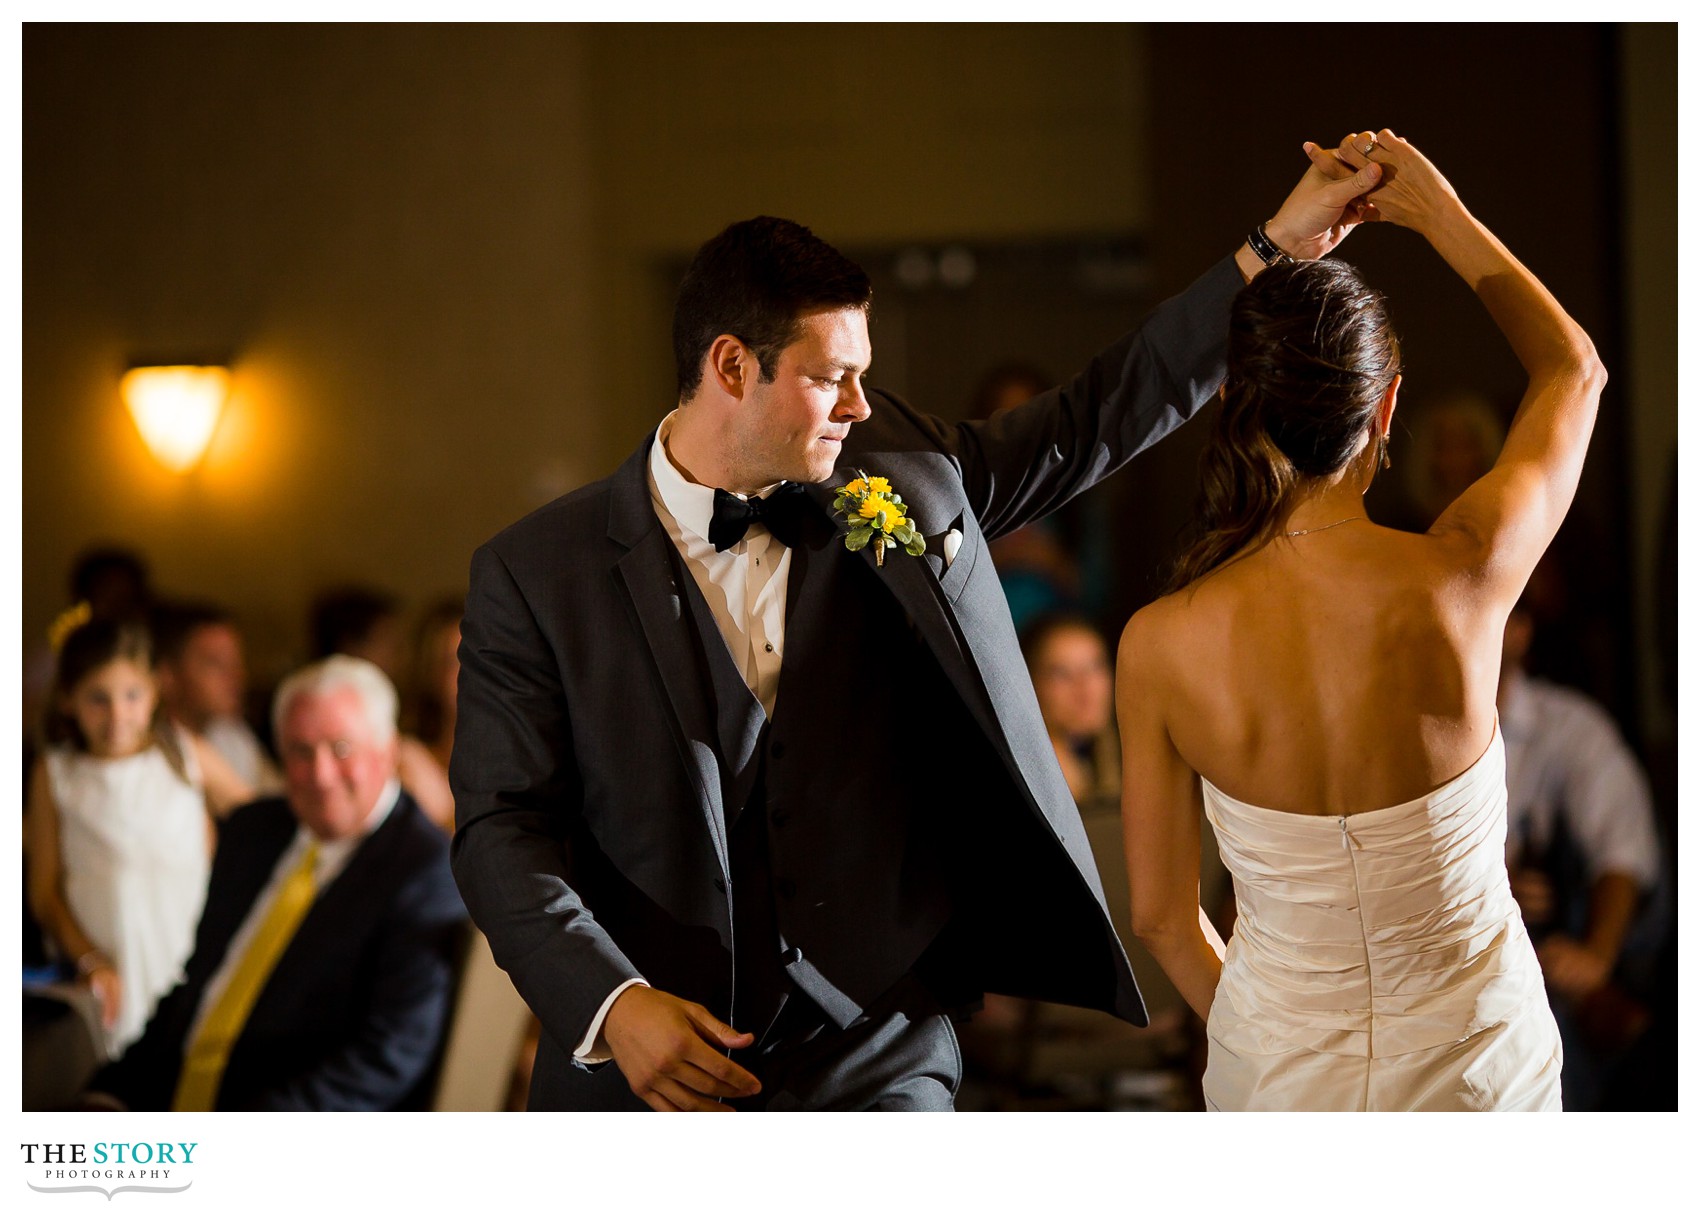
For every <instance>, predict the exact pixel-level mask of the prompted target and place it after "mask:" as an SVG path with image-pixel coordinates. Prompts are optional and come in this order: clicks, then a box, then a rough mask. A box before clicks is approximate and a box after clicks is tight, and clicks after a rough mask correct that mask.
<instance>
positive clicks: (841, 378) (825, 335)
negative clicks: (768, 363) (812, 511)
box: [733, 308, 873, 484]
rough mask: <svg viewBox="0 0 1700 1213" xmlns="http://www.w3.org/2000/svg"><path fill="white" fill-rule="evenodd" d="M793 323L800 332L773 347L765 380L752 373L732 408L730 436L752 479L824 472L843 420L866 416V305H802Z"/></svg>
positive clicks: (846, 423) (807, 480) (839, 442)
mask: <svg viewBox="0 0 1700 1213" xmlns="http://www.w3.org/2000/svg"><path fill="white" fill-rule="evenodd" d="M800 324H801V330H802V335H801V336H800V337H798V339H797V340H796V341H793V342H792V343H791V344H790V345H788V346H786V347H785V350H784V352H783V353H781V354H780V356H779V369H778V371H777V372H776V373H775V375H774V377H773V382H771V383H763V382H760V377H759V375H758V376H757V377H756V381H755V382H753V383H751V384H750V385H749V390H748V391H747V392H746V393H745V395H744V398H743V400H742V402H741V404H740V407H739V410H738V425H737V428H736V431H735V435H734V438H733V441H734V442H735V443H737V444H738V446H739V448H740V449H739V450H738V452H737V461H738V463H739V464H741V465H742V466H743V467H745V468H747V469H748V470H749V473H750V479H751V482H752V483H760V484H772V483H774V482H775V481H779V480H795V481H799V482H801V483H804V484H815V483H818V482H820V481H823V480H826V479H827V478H828V477H830V476H831V475H832V472H833V468H834V467H835V466H836V465H837V463H838V453H839V450H840V449H841V448H842V446H843V443H844V437H845V435H846V434H848V433H849V432H850V427H851V426H852V425H853V424H855V423H856V422H858V421H861V420H863V419H864V418H866V417H867V416H868V412H869V409H868V398H867V397H866V396H865V395H863V392H862V376H863V375H864V374H866V373H867V370H868V365H869V363H870V362H871V361H872V360H873V347H872V345H871V344H870V343H869V341H868V317H867V313H866V312H864V311H862V310H861V309H859V308H823V309H820V310H818V311H811V312H804V313H803V315H802V316H801V317H800Z"/></svg>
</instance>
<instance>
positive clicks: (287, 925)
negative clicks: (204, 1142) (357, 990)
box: [171, 842, 319, 1112]
mask: <svg viewBox="0 0 1700 1213" xmlns="http://www.w3.org/2000/svg"><path fill="white" fill-rule="evenodd" d="M318 857H319V844H318V843H317V842H312V843H309V844H308V846H307V854H306V855H305V856H303V857H302V859H301V862H300V863H299V864H297V865H296V867H295V870H294V871H292V872H291V873H290V874H289V876H288V877H287V878H286V879H285V880H284V882H283V887H282V888H280V889H279V890H278V893H277V899H276V900H275V901H273V902H272V907H271V909H270V910H269V911H267V913H266V917H265V921H264V922H262V923H261V924H260V929H259V930H258V931H256V932H255V933H254V938H253V939H252V940H250V941H249V943H248V950H247V951H246V952H244V953H243V954H242V959H241V960H239V961H238V962H237V964H236V968H235V970H234V971H233V972H232V973H231V974H230V981H229V983H228V984H227V985H226V986H225V987H224V992H223V993H222V994H220V995H219V997H218V1001H217V1002H216V1003H214V1004H213V1007H212V1010H210V1011H208V1012H207V1017H206V1018H205V1019H204V1020H202V1021H201V1030H200V1031H199V1032H197V1033H196V1034H195V1039H194V1042H193V1043H192V1044H190V1046H189V1049H188V1051H187V1052H186V1053H185V1054H184V1057H183V1072H182V1073H181V1074H180V1075H179V1076H178V1078H177V1096H176V1098H175V1099H173V1100H172V1101H171V1110H172V1111H173V1112H210V1111H212V1110H213V1108H214V1106H215V1105H216V1104H217V1102H218V1086H219V1083H220V1082H222V1081H223V1080H224V1067H225V1065H226V1063H228V1062H229V1061H230V1050H231V1048H232V1047H233V1046H234V1045H235V1044H236V1038H237V1037H238V1036H240V1035H241V1034H242V1026H243V1025H244V1024H245V1023H247V1022H248V1012H249V1011H251V1010H253V1008H254V1000H255V999H257V998H258V997H259V996H260V991H261V989H263V988H264V987H265V984H266V978H268V977H270V976H271V972H272V969H273V968H275V967H276V966H277V962H278V957H280V956H282V955H283V950H284V949H285V948H286V947H288V946H289V941H290V939H291V938H293V937H294V935H295V928H296V927H298V926H300V925H301V920H302V919H303V918H305V917H306V916H307V911H308V910H309V909H311V908H312V905H313V894H314V893H315V891H316V889H315V886H314V883H313V864H314V863H315V862H316V861H317V860H318Z"/></svg>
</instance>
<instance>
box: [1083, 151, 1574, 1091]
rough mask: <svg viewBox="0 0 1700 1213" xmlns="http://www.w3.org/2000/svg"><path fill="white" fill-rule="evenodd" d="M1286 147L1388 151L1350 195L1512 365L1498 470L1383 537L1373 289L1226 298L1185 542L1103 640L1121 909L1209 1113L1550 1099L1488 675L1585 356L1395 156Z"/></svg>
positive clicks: (1309, 266) (1295, 287) (1560, 455)
mask: <svg viewBox="0 0 1700 1213" xmlns="http://www.w3.org/2000/svg"><path fill="white" fill-rule="evenodd" d="M1308 150H1310V151H1311V155H1312V159H1313V161H1314V162H1315V164H1316V166H1317V171H1319V172H1322V173H1324V174H1325V175H1338V176H1342V177H1343V176H1345V175H1346V174H1349V173H1352V172H1356V171H1359V170H1361V169H1363V168H1364V166H1365V164H1366V163H1371V162H1372V163H1374V164H1376V165H1378V166H1380V173H1381V181H1380V185H1379V187H1378V188H1376V189H1375V190H1373V191H1372V192H1370V193H1369V194H1367V196H1366V198H1365V202H1367V204H1368V212H1367V214H1366V215H1365V217H1366V218H1369V219H1371V220H1374V219H1381V220H1386V221H1391V222H1393V223H1396V224H1399V225H1400V226H1403V227H1408V228H1411V229H1413V230H1414V231H1416V232H1417V233H1419V234H1420V235H1422V236H1423V237H1425V238H1426V239H1427V240H1428V242H1429V244H1430V245H1432V246H1433V248H1434V250H1435V251H1436V252H1437V253H1439V254H1440V256H1441V257H1442V258H1444V259H1445V261H1446V263H1447V264H1448V265H1449V266H1451V267H1452V269H1453V270H1455V271H1456V272H1457V273H1458V274H1459V275H1460V276H1461V277H1462V278H1463V279H1464V281H1465V282H1466V283H1468V284H1469V286H1470V287H1471V288H1472V289H1473V290H1474V291H1475V292H1476V294H1477V295H1478V296H1479V297H1480V299H1481V301H1482V302H1483V304H1485V305H1486V307H1487V310H1488V313H1489V314H1490V315H1491V317H1492V318H1493V320H1494V321H1495V323H1497V324H1498V325H1499V327H1500V329H1501V330H1502V332H1503V333H1504V335H1505V337H1506V340H1507V341H1508V342H1509V344H1510V346H1511V349H1512V352H1513V353H1514V354H1515V355H1516V356H1517V358H1518V359H1519V361H1521V363H1522V364H1523V367H1524V369H1525V370H1526V371H1527V372H1528V376H1529V386H1528V390H1527V392H1526V394H1525V395H1524V397H1523V401H1522V404H1521V405H1520V407H1519V409H1518V411H1517V415H1516V418H1515V420H1514V421H1513V423H1512V426H1511V430H1510V433H1509V434H1508V436H1507V438H1506V442H1505V447H1504V450H1503V453H1502V454H1501V455H1500V457H1499V461H1498V462H1497V463H1496V464H1495V465H1494V466H1493V468H1492V470H1491V471H1490V472H1489V473H1488V474H1487V475H1485V476H1484V477H1482V478H1481V479H1480V480H1478V481H1477V482H1476V483H1475V484H1474V485H1472V486H1471V487H1470V488H1469V489H1468V490H1467V491H1465V492H1464V493H1463V495H1462V496H1460V497H1459V498H1458V500H1457V501H1455V502H1454V503H1453V504H1452V505H1451V506H1450V508H1448V509H1447V510H1446V512H1445V513H1443V514H1442V515H1441V516H1440V518H1439V519H1438V520H1437V521H1436V522H1435V523H1434V525H1433V526H1432V527H1430V528H1429V530H1428V532H1427V533H1426V534H1421V535H1415V534H1408V533H1405V532H1401V531H1392V530H1387V529H1385V528H1382V527H1378V526H1376V525H1374V524H1373V523H1371V522H1370V521H1369V519H1368V518H1367V517H1366V516H1365V513H1364V507H1363V493H1364V490H1365V489H1367V488H1368V486H1369V483H1370V480H1371V478H1372V477H1373V476H1374V475H1375V472H1376V470H1377V468H1378V467H1383V466H1386V465H1387V436H1388V426H1389V423H1390V422H1391V420H1392V416H1393V409H1394V404H1395V400H1396V396H1397V393H1398V388H1399V370H1400V363H1399V347H1398V342H1397V340H1396V338H1395V337H1394V335H1393V331H1392V328H1391V326H1390V325H1389V323H1388V319H1387V315H1386V312H1385V309H1384V307H1383V304H1382V301H1381V298H1380V296H1379V295H1377V294H1376V293H1375V292H1374V291H1371V290H1370V289H1369V288H1367V287H1366V286H1364V284H1363V283H1362V281H1361V280H1360V279H1359V278H1358V277H1357V274H1356V272H1355V271H1353V270H1352V269H1351V267H1350V266H1347V265H1344V264H1341V263H1337V262H1327V261H1309V262H1304V261H1301V262H1298V263H1296V264H1292V263H1288V264H1279V263H1277V264H1273V265H1271V266H1270V268H1268V269H1264V270H1262V272H1260V273H1258V274H1257V275H1256V276H1255V277H1254V278H1252V280H1251V282H1250V284H1249V285H1248V286H1247V287H1246V288H1245V289H1244V290H1243V291H1242V292H1241V294H1240V296H1239V298H1238V299H1237V300H1236V302H1235V306H1234V311H1233V316H1232V320H1231V323H1230V334H1229V339H1228V376H1227V381H1226V383H1225V384H1224V386H1223V389H1222V398H1223V408H1222V413H1221V420H1220V423H1219V427H1218V430H1217V433H1216V435H1215V436H1214V438H1213V439H1212V441H1211V444H1210V446H1209V447H1208V448H1207V450H1206V453H1205V457H1204V464H1203V468H1202V477H1201V492H1202V499H1203V509H1202V518H1201V522H1202V534H1201V536H1200V538H1199V539H1198V540H1197V542H1196V543H1195V544H1194V545H1193V546H1192V547H1191V548H1190V549H1189V550H1188V551H1186V552H1184V553H1183V555H1182V558H1181V561H1180V564H1179V567H1178V570H1177V577H1176V584H1175V587H1174V592H1172V593H1170V594H1169V595H1168V596H1166V597H1164V598H1161V599H1159V600H1158V601H1156V602H1154V603H1152V604H1151V605H1150V606H1149V607H1147V608H1145V609H1144V610H1142V611H1140V612H1139V613H1138V614H1136V615H1135V616H1134V617H1133V619H1132V620H1131V621H1130V622H1129V624H1128V626H1127V630H1126V632H1125V633H1124V635H1123V638H1122V643H1121V649H1120V654H1119V662H1118V688H1117V692H1118V694H1117V715H1118V719H1119V721H1120V724H1121V729H1122V737H1123V770H1124V776H1125V786H1124V792H1123V800H1122V811H1123V820H1124V829H1125V835H1126V843H1127V861H1128V870H1129V878H1130V881H1131V885H1132V895H1133V918H1134V922H1133V925H1134V930H1135V931H1136V932H1137V934H1138V935H1139V937H1140V939H1141V940H1142V941H1143V942H1144V943H1145V944H1146V946H1147V947H1148V948H1149V949H1150V951H1151V953H1152V955H1153V956H1154V957H1155V958H1156V959H1157V961H1158V962H1159V963H1160V964H1161V965H1162V966H1163V969H1164V971H1165V972H1166V973H1167V974H1168V975H1169V977H1170V978H1171V979H1172V980H1173V981H1174V983H1175V985H1176V986H1177V987H1178V988H1179V989H1180V991H1181V993H1182V994H1183V995H1184V996H1185V997H1186V999H1187V1001H1188V1002H1189V1003H1190V1004H1191V1005H1192V1007H1193V1009H1194V1010H1195V1011H1197V1013H1198V1014H1199V1015H1200V1016H1203V1017H1204V1018H1205V1019H1206V1020H1207V1022H1208V1032H1209V1038H1210V1055H1209V1063H1208V1067H1207V1069H1206V1072H1205V1077H1204V1094H1205V1100H1206V1104H1207V1106H1209V1107H1211V1108H1220V1109H1263V1108H1269V1109H1418V1108H1424V1109H1427V1108H1435V1109H1490V1108H1491V1109H1509V1108H1531V1109H1535V1108H1538V1109H1552V1110H1556V1109H1557V1108H1558V1106H1559V1093H1558V1092H1559V1083H1558V1077H1559V1068H1560V1065H1561V1063H1562V1057H1561V1053H1560V1049H1559V1044H1558V1033H1557V1030H1556V1027H1555V1026H1554V1024H1553V1019H1552V1014H1551V1011H1550V1010H1549V1008H1548V1005H1547V1001H1546V996H1545V992H1544V990H1543V988H1542V981H1541V973H1540V969H1539V965H1538V963H1537V961H1536V958H1535V954H1534V950H1533V949H1532V948H1531V946H1530V944H1529V939H1528V936H1527V935H1526V934H1525V933H1524V930H1523V922H1522V917H1521V915H1520V914H1519V913H1518V910H1517V906H1516V903H1515V902H1514V901H1513V900H1512V897H1511V893H1510V889H1509V885H1508V882H1507V879H1506V872H1505V863H1504V850H1505V759H1504V749H1503V746H1502V744H1501V741H1500V737H1499V732H1498V727H1497V716H1496V713H1495V692H1496V688H1497V685H1498V675H1499V662H1500V648H1501V638H1502V636H1503V633H1504V628H1505V620H1506V616H1507V614H1508V613H1509V612H1510V610H1511V608H1512V606H1513V604H1514V603H1515V602H1516V600H1517V597H1518V595H1519V594H1520V593H1521V591H1522V589H1523V585H1524V582H1525V581H1527V579H1528V577H1529V574H1530V572H1531V571H1532V570H1533V569H1534V567H1535V562H1536V561H1537V560H1538V559H1539V557H1540V555H1541V553H1542V552H1543V551H1544V550H1545V549H1546V546H1547V544H1548V543H1549V542H1550V541H1551V540H1552V537H1553V534H1554V532H1555V531H1556V530H1557V529H1558V525H1559V523H1560V522H1562V521H1563V519H1564V515H1565V512H1566V511H1567V510H1568V509H1569V506H1570V500H1571V497H1572V495H1573V494H1574V492H1575V488H1576V481H1577V477H1578V475H1579V474H1580V472H1581V468H1582V458H1583V455H1584V453H1585V451H1586V449H1587V444H1588V437H1589V434H1590V432H1591V430H1592V427H1593V422H1594V414H1595V409H1596V406H1597V404H1598V400H1599V395H1600V389H1601V388H1602V386H1603V385H1604V383H1605V372H1604V371H1603V369H1602V368H1601V366H1600V363H1599V361H1598V359H1597V357H1596V356H1595V353H1594V347H1593V345H1592V343H1591V342H1590V341H1589V340H1588V337H1587V334H1585V333H1584V332H1583V331H1582V330H1581V328H1579V327H1578V326H1577V325H1576V323H1575V322H1574V321H1573V320H1571V319H1570V317H1569V316H1567V315H1566V314H1565V313H1564V311H1563V309H1561V308H1560V307H1559V305H1558V303H1557V302H1556V301H1555V300H1554V299H1553V297H1552V296H1551V295H1550V294H1548V293H1547V291H1546V290H1545V288H1543V287H1542V286H1541V284H1540V283H1539V282H1538V281H1536V279H1535V277H1534V276H1533V275H1532V274H1531V273H1530V272H1529V271H1528V270H1527V269H1526V268H1524V267H1523V265H1521V264H1520V263H1519V262H1518V261H1517V260H1516V259H1515V258H1513V257H1512V256H1511V254H1510V253H1509V252H1507V251H1506V249H1505V247H1504V246H1503V245H1502V244H1500V243H1499V241H1498V240H1496V239H1495V238H1494V237H1493V235H1492V234H1491V233H1490V232H1489V231H1488V230H1487V229H1486V228H1485V227H1483V226H1482V225H1481V224H1480V223H1479V222H1477V221H1476V219H1475V218H1473V217H1472V216H1471V215H1470V214H1469V212H1468V211H1466V210H1465V209H1464V206H1463V205H1462V203H1460V202H1459V200H1458V198H1457V195H1456V194H1455V193H1453V191H1452V188H1451V187H1450V186H1449V185H1448V184H1447V182H1446V181H1445V179H1444V178H1442V177H1441V176H1440V174H1439V173H1438V172H1436V171H1435V168H1434V166H1433V165H1432V164H1430V163H1429V162H1428V160H1426V159H1425V158H1424V157H1423V156H1422V155H1421V154H1420V153H1419V152H1418V151H1417V150H1416V148H1414V147H1412V146H1411V145H1410V144H1409V143H1407V142H1406V141H1404V140H1402V139H1400V138H1398V137H1397V136H1396V135H1394V134H1393V132H1391V131H1387V130H1383V131H1380V132H1377V133H1376V134H1374V135H1371V134H1369V133H1367V132H1366V133H1362V134H1358V135H1354V136H1351V137H1349V138H1348V139H1347V140H1346V141H1345V142H1344V143H1343V144H1342V145H1341V146H1340V148H1339V149H1338V150H1337V151H1336V152H1329V151H1326V150H1322V149H1308ZM1266 251H1267V250H1266ZM1201 808H1202V809H1203V811H1204V812H1206V813H1207V814H1208V815H1209V817H1210V821H1211V824H1212V826H1213V828H1214V829H1215V832H1216V835H1217V841H1218V843H1219V844H1220V846H1221V850H1222V858H1223V861H1224V862H1225V863H1226V864H1227V866H1228V869H1229V871H1230V872H1231V873H1232V875H1233V877H1234V888H1235V894H1236V897H1237V899H1238V917H1237V919H1236V922H1235V928H1234V933H1233V939H1232V942H1231V943H1229V944H1228V945H1227V946H1226V948H1224V946H1223V943H1222V941H1221V939H1220V938H1219V937H1218V935H1217V933H1216V931H1215V930H1214V929H1213V928H1212V926H1211V925H1210V923H1209V920H1208V919H1206V918H1205V917H1204V916H1203V914H1202V911H1201V910H1200V908H1199V906H1198V891H1197V883H1196V873H1197V872H1198V851H1199V833H1200V827H1199V812H1200V809H1201Z"/></svg>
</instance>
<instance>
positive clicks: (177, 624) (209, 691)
mask: <svg viewBox="0 0 1700 1213" xmlns="http://www.w3.org/2000/svg"><path fill="white" fill-rule="evenodd" d="M153 632H154V642H155V646H156V648H157V650H158V671H157V672H158V678H159V698H160V703H161V705H162V706H163V707H164V708H165V712H166V715H167V716H169V717H170V718H171V719H172V720H173V721H174V722H175V723H176V724H178V725H179V726H181V727H182V728H184V729H187V730H188V731H189V732H191V733H193V734H195V735H196V736H197V737H200V738H201V739H203V740H204V741H206V742H207V744H208V745H210V746H212V748H213V749H215V750H217V751H218V752H219V754H220V755H221V756H222V757H223V758H224V760H225V761H226V762H228V763H229V764H230V766H231V767H232V769H234V770H235V772H236V773H237V774H238V775H240V776H241V777H242V779H243V781H244V782H246V783H247V784H248V786H249V787H251V788H253V789H254V791H255V792H256V793H265V794H271V793H274V792H278V791H280V790H282V788H283V776H282V775H281V774H280V773H279V772H278V769H277V767H276V765H274V764H273V762H272V760H271V756H270V755H269V754H267V753H266V751H265V747H264V746H262V745H261V744H260V739H259V738H258V737H256V736H255V735H254V730H253V729H252V728H250V727H249V726H248V722H247V721H246V720H244V719H243V718H242V702H243V696H244V694H245V693H246V691H247V687H248V669H247V665H246V664H245V663H244V661H243V657H242V635H241V633H240V632H238V631H237V628H236V621H235V619H233V618H232V617H231V615H230V614H229V612H227V611H225V610H224V609H222V608H220V607H216V606H213V605H211V604H210V603H167V604H163V605H161V606H160V607H158V608H156V609H155V611H154V627H153Z"/></svg>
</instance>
